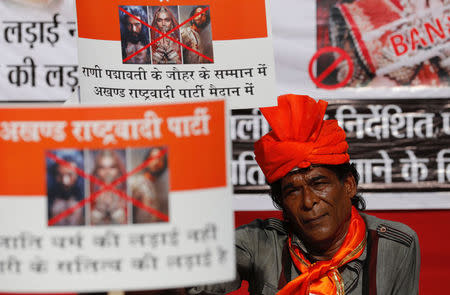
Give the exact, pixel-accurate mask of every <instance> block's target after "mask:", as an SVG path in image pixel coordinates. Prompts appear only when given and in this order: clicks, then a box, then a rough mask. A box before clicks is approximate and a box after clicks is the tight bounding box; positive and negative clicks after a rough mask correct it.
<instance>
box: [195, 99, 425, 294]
mask: <svg viewBox="0 0 450 295" xmlns="http://www.w3.org/2000/svg"><path fill="white" fill-rule="evenodd" d="M326 107H327V103H326V102H325V101H321V100H320V101H319V102H316V101H315V100H314V99H312V98H310V97H308V96H300V95H284V96H280V97H279V98H278V106H276V107H267V108H261V112H262V114H263V115H264V117H265V118H266V119H267V121H268V122H269V124H270V126H271V127H272V131H270V132H269V133H268V134H266V135H265V136H263V137H262V138H261V139H260V140H259V141H257V142H256V143H255V158H256V161H257V162H258V164H259V166H260V167H261V169H262V171H263V172H264V174H265V176H266V178H267V181H268V183H269V184H270V186H271V196H272V199H273V201H274V203H275V204H276V206H278V207H279V208H280V209H282V210H283V216H284V220H283V221H282V220H278V219H267V220H255V221H253V222H252V223H250V224H248V225H244V226H242V227H240V228H238V229H237V230H236V260H237V276H238V277H237V278H236V281H234V282H231V283H227V284H221V285H214V286H208V287H202V288H195V289H191V290H190V291H189V293H190V294H226V293H228V292H230V291H232V290H235V289H237V288H239V286H240V283H241V280H247V281H248V282H249V293H250V294H281V295H287V294H300V295H308V294H320V295H330V294H333V295H334V294H339V295H341V294H383V295H386V294H405V295H411V294H417V293H418V285H419V283H418V281H419V270H420V249H419V242H418V238H417V235H416V233H415V232H414V231H413V230H412V229H410V228H409V227H408V226H406V225H404V224H401V223H398V222H393V221H388V220H383V219H379V218H376V217H373V216H369V215H366V214H364V213H360V212H359V211H361V210H363V209H364V208H365V204H364V200H363V199H362V198H361V197H360V196H359V195H358V194H357V185H358V180H359V175H358V172H357V171H356V169H355V167H354V165H352V164H350V163H349V160H350V158H349V155H348V153H347V149H348V144H347V142H346V141H345V132H344V131H343V130H342V129H341V128H340V127H339V125H338V123H337V121H336V120H323V117H324V115H325V109H326Z"/></svg>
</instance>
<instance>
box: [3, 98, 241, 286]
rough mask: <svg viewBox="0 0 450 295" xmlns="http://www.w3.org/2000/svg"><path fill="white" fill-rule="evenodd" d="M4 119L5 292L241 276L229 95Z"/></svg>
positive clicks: (19, 111) (11, 113) (32, 112)
mask: <svg viewBox="0 0 450 295" xmlns="http://www.w3.org/2000/svg"><path fill="white" fill-rule="evenodd" d="M0 118H1V120H0V154H1V161H0V179H1V181H0V224H1V225H2V230H1V232H0V291H1V292H19V293H20V292H41V293H42V292H44V293H45V292H94V291H104V290H139V289H147V290H149V289H165V288H174V287H182V286H192V285H197V284H207V283H213V282H219V281H225V280H231V279H233V278H234V271H235V262H234V250H233V249H234V246H233V243H234V242H233V240H234V236H233V233H234V231H233V215H232V204H231V201H232V198H231V196H232V192H231V186H230V183H229V181H228V178H229V177H228V171H227V165H226V163H227V158H228V154H229V152H228V148H227V146H229V142H228V139H227V128H226V123H225V122H226V120H225V118H226V108H225V101H224V100H214V101H213V100H210V101H203V102H197V103H188V104H170V105H167V104H160V105H153V106H122V107H120V108H119V107H117V106H115V107H114V106H112V107H101V108H99V107H68V108H58V109H55V108H52V107H47V108H30V107H22V108H20V107H19V108H12V107H11V108H3V109H0Z"/></svg>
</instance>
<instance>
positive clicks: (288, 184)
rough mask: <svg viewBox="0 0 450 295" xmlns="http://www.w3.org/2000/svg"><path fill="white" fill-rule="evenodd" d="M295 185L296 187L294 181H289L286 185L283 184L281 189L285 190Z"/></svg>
mask: <svg viewBox="0 0 450 295" xmlns="http://www.w3.org/2000/svg"><path fill="white" fill-rule="evenodd" d="M293 187H294V185H293V184H292V182H289V183H287V184H286V185H284V186H282V187H281V190H282V191H285V190H287V189H288V188H293Z"/></svg>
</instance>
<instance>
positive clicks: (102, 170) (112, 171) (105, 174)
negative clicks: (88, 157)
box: [97, 156, 120, 184]
mask: <svg viewBox="0 0 450 295" xmlns="http://www.w3.org/2000/svg"><path fill="white" fill-rule="evenodd" d="M97 176H98V177H99V178H100V180H102V181H104V182H105V183H106V184H110V183H111V182H113V181H114V180H116V179H117V178H118V177H119V176H120V170H119V167H118V165H117V163H116V161H115V159H114V158H113V157H110V156H105V157H102V158H100V161H98V167H97Z"/></svg>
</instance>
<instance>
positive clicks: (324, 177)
mask: <svg viewBox="0 0 450 295" xmlns="http://www.w3.org/2000/svg"><path fill="white" fill-rule="evenodd" d="M322 179H327V177H326V176H324V175H318V176H316V177H313V178H311V179H309V180H308V183H313V182H316V181H319V180H322Z"/></svg>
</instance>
